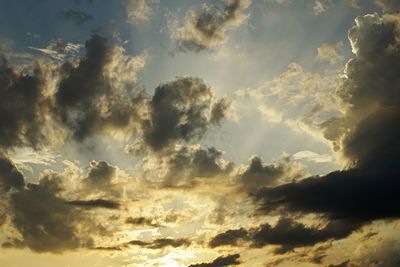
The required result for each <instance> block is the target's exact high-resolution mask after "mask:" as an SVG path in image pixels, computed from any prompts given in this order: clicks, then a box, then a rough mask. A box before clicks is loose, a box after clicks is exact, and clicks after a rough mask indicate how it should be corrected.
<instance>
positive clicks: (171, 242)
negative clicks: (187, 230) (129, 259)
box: [95, 238, 191, 250]
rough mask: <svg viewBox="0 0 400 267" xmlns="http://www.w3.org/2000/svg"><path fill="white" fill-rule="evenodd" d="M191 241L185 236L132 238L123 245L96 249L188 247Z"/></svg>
mask: <svg viewBox="0 0 400 267" xmlns="http://www.w3.org/2000/svg"><path fill="white" fill-rule="evenodd" d="M190 243H191V242H190V241H189V240H188V239H185V238H178V239H173V238H159V239H155V240H153V241H151V242H145V241H141V240H131V241H129V242H126V243H123V244H121V245H117V246H112V247H96V248H95V249H103V250H123V249H126V248H129V247H130V246H138V247H143V248H147V249H163V248H166V247H173V248H178V247H182V246H183V247H187V246H189V245H190Z"/></svg>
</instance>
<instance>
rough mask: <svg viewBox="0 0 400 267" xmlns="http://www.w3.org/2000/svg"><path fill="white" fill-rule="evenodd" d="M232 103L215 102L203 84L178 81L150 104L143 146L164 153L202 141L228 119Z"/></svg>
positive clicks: (196, 80) (157, 93) (159, 91)
mask: <svg viewBox="0 0 400 267" xmlns="http://www.w3.org/2000/svg"><path fill="white" fill-rule="evenodd" d="M228 107H229V101H228V100H227V99H225V98H222V99H220V100H216V99H215V97H214V92H213V89H212V88H211V87H210V86H209V85H208V84H206V83H205V81H204V80H202V79H199V78H193V77H177V78H176V79H175V80H173V81H170V82H168V83H165V84H162V85H160V86H158V87H157V88H156V89H155V92H154V95H153V97H152V99H151V101H150V103H149V109H150V120H149V121H148V122H147V123H146V124H145V125H144V130H143V131H144V133H143V136H144V142H145V144H147V145H148V146H149V147H150V148H151V149H153V150H156V151H157V150H161V149H163V148H165V147H169V146H170V145H174V144H175V142H176V141H178V140H183V141H189V140H191V139H195V138H200V137H202V136H203V135H204V134H205V133H206V131H207V130H208V128H209V127H210V126H211V125H218V124H219V123H220V121H221V119H222V118H223V117H224V116H225V114H226V111H227V109H228Z"/></svg>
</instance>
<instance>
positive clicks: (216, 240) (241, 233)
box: [209, 228, 249, 248]
mask: <svg viewBox="0 0 400 267" xmlns="http://www.w3.org/2000/svg"><path fill="white" fill-rule="evenodd" d="M248 239H249V233H248V231H247V230H246V229H244V228H240V229H234V230H227V231H226V232H223V233H220V234H217V235H216V236H215V237H213V238H212V239H211V241H210V242H209V246H210V247H211V248H215V247H219V246H238V245H239V243H240V241H247V240H248Z"/></svg>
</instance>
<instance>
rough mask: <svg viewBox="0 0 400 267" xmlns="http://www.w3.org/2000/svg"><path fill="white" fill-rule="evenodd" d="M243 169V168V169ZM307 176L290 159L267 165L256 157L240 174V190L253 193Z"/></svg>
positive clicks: (300, 167)
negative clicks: (262, 188) (264, 187)
mask: <svg viewBox="0 0 400 267" xmlns="http://www.w3.org/2000/svg"><path fill="white" fill-rule="evenodd" d="M242 169H243V167H242ZM305 175H306V171H305V170H304V168H303V167H302V166H301V165H300V164H295V163H292V162H289V158H283V159H281V160H280V161H278V162H276V163H272V164H265V163H263V162H262V160H261V159H260V158H259V157H257V156H254V157H252V158H251V159H250V163H249V165H248V166H246V167H244V170H242V171H240V173H239V175H238V176H239V182H240V188H243V189H244V190H245V191H246V192H249V193H252V192H255V191H256V190H257V189H260V188H261V187H263V186H271V185H276V184H279V183H283V182H285V181H293V180H297V179H299V178H302V177H304V176H305Z"/></svg>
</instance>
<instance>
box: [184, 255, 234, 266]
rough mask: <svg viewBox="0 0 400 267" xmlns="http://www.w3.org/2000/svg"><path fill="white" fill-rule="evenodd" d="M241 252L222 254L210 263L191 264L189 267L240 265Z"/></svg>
mask: <svg viewBox="0 0 400 267" xmlns="http://www.w3.org/2000/svg"><path fill="white" fill-rule="evenodd" d="M239 258H240V255H239V254H231V255H227V256H221V257H218V258H216V259H215V260H213V261H212V262H210V263H197V264H191V265H189V267H223V266H231V265H239V264H240V263H241V262H240V261H239Z"/></svg>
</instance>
